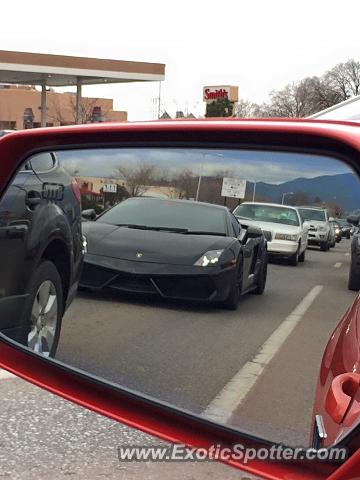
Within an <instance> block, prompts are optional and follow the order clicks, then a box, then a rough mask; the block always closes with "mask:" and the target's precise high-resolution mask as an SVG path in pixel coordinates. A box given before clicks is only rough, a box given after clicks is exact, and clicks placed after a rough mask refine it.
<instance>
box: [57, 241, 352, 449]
mask: <svg viewBox="0 0 360 480" xmlns="http://www.w3.org/2000/svg"><path fill="white" fill-rule="evenodd" d="M349 247H350V242H349V241H347V240H343V241H342V242H341V243H340V244H337V245H336V247H335V248H334V249H332V250H330V251H329V252H321V251H319V249H315V248H314V249H311V250H308V251H307V253H306V261H305V263H304V264H299V265H298V266H297V267H291V266H289V265H286V264H285V263H284V262H277V263H272V264H271V265H269V277H268V286H267V289H266V293H265V294H264V295H263V296H255V295H251V294H250V295H246V296H245V297H243V299H242V300H241V303H240V305H239V309H238V310H237V311H236V312H230V311H226V310H223V309H222V308H219V307H213V306H207V305H205V306H204V305H190V304H189V305H186V306H184V305H183V304H181V303H176V302H164V301H163V300H162V299H158V298H154V297H141V298H140V297H139V296H129V295H126V296H125V295H121V294H116V295H115V294H113V295H106V296H105V295H102V294H93V293H82V294H80V295H79V297H78V298H77V299H76V301H75V302H74V304H73V305H72V307H71V308H70V310H69V312H68V313H67V315H66V317H65V318H64V322H63V327H62V335H61V340H60V344H59V348H58V354H57V358H58V359H59V360H61V361H63V362H65V363H67V364H70V365H72V366H76V367H78V368H82V369H83V370H85V371H87V372H89V373H92V374H94V375H98V376H100V377H103V378H105V379H107V380H111V381H112V382H114V383H116V384H119V385H122V386H125V387H127V388H130V389H133V390H136V391H138V392H141V393H145V394H147V395H150V396H152V397H154V398H156V399H160V400H162V401H165V402H168V403H170V404H172V405H175V406H177V407H180V408H184V409H187V410H189V411H191V412H195V413H197V414H204V415H207V411H208V410H207V409H208V408H209V406H211V405H212V402H213V401H214V400H215V399H216V397H217V396H218V395H220V396H221V398H220V405H221V408H223V411H225V412H226V409H227V408H228V405H227V400H228V398H227V397H228V396H229V392H227V389H228V387H227V385H228V383H229V382H230V383H231V380H232V379H233V378H234V377H236V375H237V374H238V372H239V371H241V370H242V369H243V367H244V365H246V364H247V362H251V360H252V359H253V358H254V357H256V355H257V353H258V352H259V350H260V348H261V346H262V345H263V344H264V343H265V342H266V341H267V340H268V339H269V337H270V336H271V335H272V334H274V332H276V331H277V329H279V328H281V326H282V324H283V322H284V321H285V320H286V319H287V317H288V316H289V315H290V314H291V312H293V311H294V309H295V308H296V307H297V306H298V305H299V303H301V301H302V300H303V299H304V298H305V297H306V296H307V295H308V294H309V292H311V290H312V289H314V288H318V287H320V291H319V292H318V294H317V295H316V298H315V299H314V300H313V301H312V303H311V305H310V306H309V308H308V310H307V311H306V313H305V314H304V316H303V317H302V318H301V321H300V322H299V323H298V324H297V325H296V327H295V328H294V330H293V331H292V332H291V334H290V335H289V336H288V337H287V339H286V341H285V342H284V343H283V344H282V345H280V346H278V348H277V349H276V351H275V352H274V355H273V358H272V359H271V361H270V362H269V363H268V364H267V365H266V368H265V369H264V372H262V374H261V375H260V376H259V378H257V379H256V380H257V381H256V384H255V385H254V386H253V387H252V388H251V389H249V392H248V393H247V395H246V396H245V398H244V399H243V400H242V402H241V404H239V405H235V406H234V408H233V409H232V410H231V415H228V418H227V419H226V420H224V421H226V423H228V424H231V425H232V426H235V427H236V428H240V429H241V430H243V431H248V432H249V433H252V434H254V435H257V436H260V437H262V438H267V439H269V440H272V441H281V442H286V443H289V444H292V445H299V444H302V445H304V444H306V443H307V439H308V434H309V428H310V425H309V422H310V418H311V409H312V401H313V398H314V385H315V382H316V378H317V372H318V366H319V363H320V359H321V356H322V352H323V350H324V348H325V345H326V342H327V340H328V338H329V337H330V334H331V332H332V330H333V329H334V327H335V325H336V324H337V323H338V321H339V320H340V318H341V316H342V314H343V313H344V312H345V310H346V309H347V307H348V306H349V305H350V304H351V303H352V301H353V300H354V298H355V294H354V293H353V292H349V291H348V290H347V275H348V268H349V261H350V257H349V256H348V252H349ZM238 388H239V389H240V391H241V388H242V387H241V385H240V386H239V387H238ZM224 389H225V393H224V392H223V390H224ZM240 393H241V392H240ZM230 394H231V392H230ZM222 397H225V398H222Z"/></svg>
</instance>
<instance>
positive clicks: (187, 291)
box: [80, 263, 215, 300]
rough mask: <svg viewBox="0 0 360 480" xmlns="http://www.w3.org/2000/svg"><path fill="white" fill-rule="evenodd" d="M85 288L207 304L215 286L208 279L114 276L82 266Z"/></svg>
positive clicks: (88, 266)
mask: <svg viewBox="0 0 360 480" xmlns="http://www.w3.org/2000/svg"><path fill="white" fill-rule="evenodd" d="M80 284H81V286H82V287H85V288H94V289H101V288H110V289H114V290H121V291H123V292H134V293H145V294H147V293H157V294H160V295H162V296H164V297H170V298H171V297H173V298H174V297H175V298H187V299H190V300H191V299H199V300H207V299H209V298H210V297H211V296H212V295H213V294H214V293H215V285H214V282H213V280H212V279H211V278H209V277H207V276H191V277H186V276H184V277H181V276H170V275H169V276H164V277H156V276H154V277H150V276H145V275H131V274H127V273H117V272H114V271H112V270H109V269H106V268H103V267H98V266H95V265H91V264H88V263H85V264H84V269H83V274H82V278H81V282H80Z"/></svg>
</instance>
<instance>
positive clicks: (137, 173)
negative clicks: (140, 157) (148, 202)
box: [116, 163, 155, 197]
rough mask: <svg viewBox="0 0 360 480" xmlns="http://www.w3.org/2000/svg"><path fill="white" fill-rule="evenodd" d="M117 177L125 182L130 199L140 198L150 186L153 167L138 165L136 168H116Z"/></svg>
mask: <svg viewBox="0 0 360 480" xmlns="http://www.w3.org/2000/svg"><path fill="white" fill-rule="evenodd" d="M116 173H117V175H119V176H120V177H122V178H123V179H124V180H125V182H126V190H127V191H128V192H129V195H130V197H141V195H143V194H144V193H145V192H146V191H147V190H148V189H149V188H150V186H151V183H152V181H153V178H154V173H155V166H154V165H147V164H145V163H139V164H138V165H137V166H136V167H122V166H121V167H118V168H117V172H116Z"/></svg>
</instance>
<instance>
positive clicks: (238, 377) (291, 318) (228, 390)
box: [202, 285, 323, 423]
mask: <svg viewBox="0 0 360 480" xmlns="http://www.w3.org/2000/svg"><path fill="white" fill-rule="evenodd" d="M322 289H323V285H315V287H313V288H312V289H311V290H310V291H309V293H308V294H307V295H306V296H305V297H304V298H303V299H302V300H301V302H300V303H299V304H298V305H297V307H295V309H294V310H293V311H292V312H291V313H290V315H288V316H287V317H286V319H285V320H284V321H283V322H282V323H281V324H280V325H279V326H278V327H277V328H276V330H275V331H274V332H273V333H272V334H271V335H270V337H269V338H268V339H267V340H266V341H265V342H264V343H263V345H262V346H261V347H260V349H259V350H258V352H257V354H256V355H255V357H254V358H253V359H252V360H251V361H249V362H246V363H245V365H243V366H242V367H241V369H240V370H239V371H238V372H237V373H236V374H235V376H234V377H233V378H232V379H231V380H230V381H229V382H228V383H227V384H226V385H225V387H224V388H223V389H222V390H221V391H220V392H219V394H218V395H217V396H216V397H215V398H214V399H213V400H212V402H211V403H209V405H208V406H207V407H206V409H205V410H204V411H203V413H202V416H203V417H206V418H210V419H211V420H214V421H216V422H220V423H226V422H227V421H228V420H229V418H230V417H231V415H232V414H233V412H234V411H235V410H236V409H237V408H239V406H240V405H241V403H242V402H243V401H244V399H245V397H246V395H247V394H248V393H249V391H250V390H251V389H252V388H253V386H254V385H255V384H256V382H257V381H258V380H259V377H260V375H261V374H262V373H263V371H264V369H265V367H266V366H267V365H268V364H269V363H270V362H271V360H272V359H273V358H274V357H275V355H276V353H277V352H278V351H279V350H280V348H281V346H282V345H283V344H284V342H285V341H286V339H287V338H288V337H289V335H290V334H291V332H292V331H293V330H294V328H295V327H296V325H297V324H298V323H299V322H300V320H301V319H302V317H303V316H304V315H305V313H306V312H307V310H308V309H309V308H310V306H311V304H312V303H313V301H314V300H315V298H316V297H317V296H318V295H319V293H320V292H321V290H322Z"/></svg>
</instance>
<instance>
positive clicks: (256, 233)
mask: <svg viewBox="0 0 360 480" xmlns="http://www.w3.org/2000/svg"><path fill="white" fill-rule="evenodd" d="M263 235H264V234H263V231H262V230H261V228H259V227H255V226H253V225H249V226H248V227H247V229H246V233H245V236H244V241H245V242H247V241H248V240H250V239H252V238H261V237H262V236H263Z"/></svg>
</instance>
